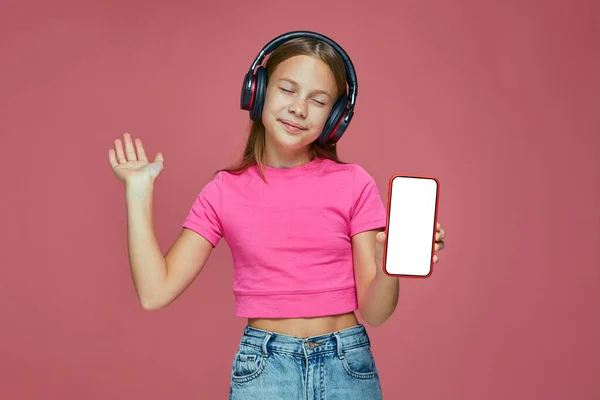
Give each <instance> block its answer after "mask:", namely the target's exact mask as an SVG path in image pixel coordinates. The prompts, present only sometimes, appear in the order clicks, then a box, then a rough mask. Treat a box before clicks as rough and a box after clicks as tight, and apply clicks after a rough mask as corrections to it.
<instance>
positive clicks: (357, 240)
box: [352, 230, 400, 327]
mask: <svg viewBox="0 0 600 400" xmlns="http://www.w3.org/2000/svg"><path fill="white" fill-rule="evenodd" d="M379 232H380V231H379V230H373V231H367V232H362V233H359V234H357V235H354V236H353V237H352V253H353V258H354V277H355V281H356V293H357V296H358V308H359V312H360V315H361V316H362V317H363V318H364V320H365V322H366V323H367V324H368V325H370V326H373V327H375V326H379V325H381V324H383V323H384V322H385V321H386V320H387V319H388V318H389V317H390V316H391V315H392V313H393V312H394V310H395V309H396V305H397V304H398V294H399V292H400V283H399V282H400V281H399V279H398V278H394V277H390V276H387V275H386V274H385V273H384V272H383V270H382V268H381V265H382V264H381V261H382V258H383V253H382V251H381V246H376V236H377V234H378V233H379ZM377 249H379V251H377ZM380 253H381V254H380Z"/></svg>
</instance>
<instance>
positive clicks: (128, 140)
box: [123, 133, 137, 161]
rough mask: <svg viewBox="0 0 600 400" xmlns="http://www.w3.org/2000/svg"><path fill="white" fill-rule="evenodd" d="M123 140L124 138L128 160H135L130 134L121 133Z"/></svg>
mask: <svg viewBox="0 0 600 400" xmlns="http://www.w3.org/2000/svg"><path fill="white" fill-rule="evenodd" d="M123 140H125V155H126V156H127V160H128V161H137V156H136V154H135V149H134V148H133V142H132V141H131V135H130V134H129V133H124V134H123Z"/></svg>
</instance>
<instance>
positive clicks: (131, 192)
mask: <svg viewBox="0 0 600 400" xmlns="http://www.w3.org/2000/svg"><path fill="white" fill-rule="evenodd" d="M153 190H154V182H153V181H152V180H151V179H149V178H146V177H142V178H134V179H129V180H127V181H126V182H125V192H126V194H127V196H135V197H139V196H145V195H151V194H152V192H153Z"/></svg>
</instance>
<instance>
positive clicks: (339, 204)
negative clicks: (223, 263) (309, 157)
mask: <svg viewBox="0 0 600 400" xmlns="http://www.w3.org/2000/svg"><path fill="white" fill-rule="evenodd" d="M264 170H265V176H266V178H267V180H268V183H265V182H264V181H263V180H262V179H261V177H260V174H259V171H258V168H257V167H256V166H253V167H250V168H249V169H247V170H246V171H244V172H243V173H241V174H239V175H235V174H231V173H227V172H219V173H218V174H217V175H216V176H215V177H214V178H213V179H212V180H211V181H210V182H209V183H208V184H207V185H206V186H205V187H204V188H203V189H202V190H201V191H200V193H199V195H198V196H197V198H196V199H195V201H194V203H193V205H192V207H191V209H190V211H189V214H188V216H187V218H186V219H185V221H184V223H183V227H185V228H188V229H191V230H193V231H195V232H197V233H198V234H200V235H202V236H203V237H204V238H206V239H207V240H208V241H210V242H211V243H212V244H213V246H216V245H217V244H218V243H219V241H220V239H221V238H224V239H225V241H226V242H227V244H228V245H229V248H230V249H231V254H232V256H233V262H234V283H233V293H234V296H235V299H236V316H238V317H245V318H294V317H315V316H325V315H334V314H341V313H346V312H350V311H354V310H356V309H357V306H358V302H357V297H356V289H355V284H354V269H353V268H354V267H353V258H352V236H353V235H356V234H357V233H360V232H363V231H367V230H371V229H378V228H384V227H385V225H386V210H385V207H384V205H383V202H382V199H381V196H380V195H379V191H378V189H377V186H376V184H375V181H374V179H373V178H372V177H371V176H370V175H369V174H368V173H367V172H366V171H365V170H364V169H363V168H362V167H360V166H359V165H357V164H338V163H336V162H334V161H331V160H328V159H315V160H313V161H311V162H310V163H308V164H306V165H303V166H299V167H295V168H271V167H266V166H265V167H264Z"/></svg>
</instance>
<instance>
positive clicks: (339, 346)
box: [333, 332, 344, 360]
mask: <svg viewBox="0 0 600 400" xmlns="http://www.w3.org/2000/svg"><path fill="white" fill-rule="evenodd" d="M333 335H334V336H335V341H336V342H337V354H338V357H339V358H340V360H343V359H344V349H343V348H342V339H341V338H340V333H339V332H334V333H333Z"/></svg>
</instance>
